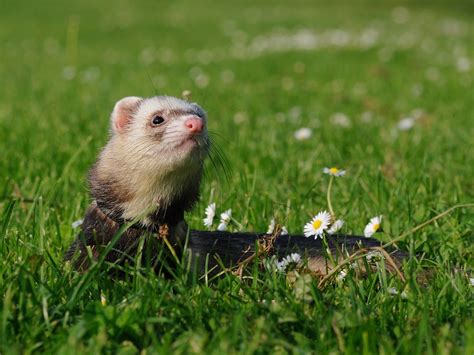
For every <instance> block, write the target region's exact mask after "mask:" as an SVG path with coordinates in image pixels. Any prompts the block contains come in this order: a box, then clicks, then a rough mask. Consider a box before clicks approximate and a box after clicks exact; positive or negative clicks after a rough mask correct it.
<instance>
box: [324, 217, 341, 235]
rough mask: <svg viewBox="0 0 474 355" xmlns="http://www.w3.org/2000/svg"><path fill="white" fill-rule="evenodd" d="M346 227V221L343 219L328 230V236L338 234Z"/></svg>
mask: <svg viewBox="0 0 474 355" xmlns="http://www.w3.org/2000/svg"><path fill="white" fill-rule="evenodd" d="M343 225H344V221H343V220H342V219H338V220H337V221H336V222H334V223H333V224H332V226H331V228H329V229H328V234H329V235H332V234H336V233H337V232H338V231H339V230H340V229H341V228H342V226H343Z"/></svg>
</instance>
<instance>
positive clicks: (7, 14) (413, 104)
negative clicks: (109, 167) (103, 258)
mask: <svg viewBox="0 0 474 355" xmlns="http://www.w3.org/2000/svg"><path fill="white" fill-rule="evenodd" d="M400 4H401V6H403V7H402V8H400V7H398V8H397V6H400ZM470 5H471V3H470V2H469V1H457V2H455V3H454V2H442V1H435V2H425V1H420V2H413V1H403V2H395V1H383V2H382V1H351V2H341V1H333V2H330V3H326V2H322V1H320V2H315V3H314V2H309V1H303V0H298V1H294V2H283V1H278V2H269V1H260V0H259V1H243V2H238V3H237V2H235V3H234V2H218V3H217V2H211V1H202V2H191V1H175V2H171V1H170V2H161V3H159V4H158V3H156V2H154V1H139V2H133V3H132V2H127V1H117V2H94V1H81V2H74V3H72V4H67V6H66V5H65V4H64V3H63V2H60V1H53V0H48V1H42V2H41V4H40V3H37V2H18V1H16V2H14V1H11V0H6V1H4V3H3V6H2V11H1V13H0V52H1V53H2V64H1V65H0V77H1V78H2V79H1V85H0V97H1V100H0V152H1V157H2V159H1V160H0V181H1V185H0V216H1V217H0V237H1V245H0V253H1V257H0V288H1V295H2V298H1V306H0V310H1V311H0V312H1V317H0V322H1V325H0V351H1V352H2V353H20V352H21V353H32V352H47V353H82V352H88V353H97V352H105V353H115V352H117V353H136V352H140V351H142V350H145V351H146V353H167V352H176V353H189V352H205V353H236V352H243V353H288V352H289V353H306V352H315V353H337V352H342V351H346V352H348V353H365V354H369V353H410V354H415V353H416V354H420V353H459V354H462V353H466V354H467V353H471V354H472V353H473V351H474V322H473V321H472V319H473V307H474V298H473V288H472V287H470V286H469V281H468V279H467V277H466V272H469V271H470V270H472V268H473V266H474V265H473V259H474V258H473V252H474V247H473V245H474V244H473V242H474V237H473V231H472V228H473V223H472V220H473V219H472V217H473V213H472V209H458V210H456V211H454V212H453V213H451V214H450V215H449V216H446V217H445V218H443V219H440V220H438V221H436V222H435V223H433V224H431V225H429V226H426V227H424V228H422V229H420V230H418V231H416V232H415V233H413V234H410V235H408V236H407V237H406V239H405V240H404V241H403V242H401V243H399V247H400V248H402V249H403V250H406V251H408V252H409V253H410V255H411V256H412V259H411V260H410V262H409V264H408V266H407V269H406V277H407V282H406V284H401V283H400V281H398V280H397V279H395V278H392V277H389V276H388V275H386V274H385V273H384V271H383V270H380V271H379V272H377V273H374V274H372V275H369V277H368V278H367V279H364V280H359V279H357V278H355V277H353V275H349V276H348V277H347V278H346V280H345V281H344V282H343V283H336V284H334V283H330V284H328V285H327V286H326V287H324V288H323V289H319V288H318V287H317V281H315V280H307V279H306V278H305V277H301V278H300V279H298V281H297V283H296V285H293V286H292V285H289V284H288V282H286V280H285V277H283V276H281V275H274V274H272V273H265V274H260V275H257V273H256V270H253V271H251V274H252V275H253V276H254V277H253V279H250V280H244V281H240V280H238V279H236V278H235V277H232V276H230V275H227V276H225V277H223V278H222V279H219V280H217V281H214V282H211V283H206V282H204V281H197V280H195V279H194V278H193V277H191V275H190V274H189V273H187V272H186V271H182V270H181V271H178V272H177V273H176V275H175V276H174V277H172V278H171V279H165V278H163V277H161V276H160V275H154V274H152V273H150V272H149V271H147V270H138V271H140V272H138V271H137V270H136V271H135V272H133V273H132V274H131V276H130V278H129V279H127V280H125V281H120V282H113V281H112V280H110V279H108V278H107V275H106V273H105V272H104V271H103V270H102V269H100V268H98V269H94V270H93V271H91V272H90V273H86V274H84V275H80V274H77V273H75V272H73V271H72V270H70V268H69V267H68V265H65V264H64V263H63V261H62V255H63V253H64V251H65V249H66V248H67V246H68V244H69V243H70V242H71V241H72V240H73V238H74V236H75V233H76V231H75V230H73V229H72V227H71V223H72V222H73V221H75V220H77V219H80V218H81V217H82V214H83V212H84V210H85V208H86V206H87V205H88V203H89V197H88V193H87V187H86V183H85V176H86V172H87V169H88V167H89V166H90V165H91V164H92V163H93V162H94V159H95V157H96V155H97V153H98V151H99V149H100V147H101V146H103V144H104V143H105V142H106V139H107V130H108V116H109V114H110V111H111V109H112V107H113V105H114V103H115V102H116V101H117V100H118V99H120V98H122V97H124V96H129V95H141V96H151V95H154V94H155V93H159V94H169V95H175V96H180V95H181V93H182V91H183V90H191V91H192V98H193V100H195V101H196V102H198V103H200V104H201V105H202V106H203V107H204V108H205V109H206V110H207V111H208V114H209V127H210V130H211V131H212V132H214V137H215V140H216V142H217V143H218V144H219V146H220V147H221V148H222V150H224V151H225V153H226V156H227V159H228V161H229V165H230V171H231V172H232V174H231V177H230V178H229V181H228V182H226V181H225V179H222V178H219V176H220V175H222V172H216V171H215V170H214V169H212V166H209V169H208V173H207V174H206V179H205V181H204V184H203V186H202V200H201V202H200V203H199V205H198V206H196V208H195V209H194V210H193V211H192V212H191V213H189V215H188V216H187V220H188V222H189V223H190V224H191V226H193V227H195V228H202V217H203V214H204V209H205V207H206V206H207V204H208V203H209V202H211V201H215V202H216V203H217V205H218V208H219V209H220V210H224V209H227V208H232V211H233V216H234V218H235V219H236V220H237V221H239V222H240V223H241V224H242V225H243V228H244V229H245V230H259V231H261V230H266V228H267V225H268V223H269V221H270V220H271V218H276V219H277V220H278V221H279V223H281V224H283V225H286V226H287V227H288V229H289V231H290V232H293V233H301V231H302V228H303V225H304V223H306V222H307V221H308V220H309V219H310V217H311V216H312V215H314V214H315V213H316V212H317V211H319V210H322V209H327V202H326V195H325V193H326V188H327V183H328V180H327V179H326V177H325V176H323V175H322V173H321V169H322V168H323V167H325V166H333V165H336V166H340V167H343V168H345V169H347V171H348V174H347V177H345V178H340V179H336V180H335V183H334V186H333V205H334V209H335V210H336V212H337V213H338V214H339V216H340V217H342V218H344V220H345V221H346V223H347V225H346V229H345V231H346V232H348V233H353V234H360V233H361V232H362V231H363V228H364V225H365V223H366V222H367V221H368V219H369V218H370V217H372V216H374V215H377V214H383V215H384V218H385V221H384V229H385V233H384V234H381V235H380V239H382V240H384V241H388V240H390V237H393V236H397V235H399V234H401V233H403V232H406V231H407V230H410V229H411V228H412V227H414V226H415V225H417V224H419V223H422V222H423V221H426V220H428V219H430V218H432V217H433V216H435V215H436V214H438V213H440V212H442V211H444V210H446V209H448V208H449V207H451V206H453V205H456V204H459V203H472V202H473V191H474V189H473V184H472V177H473V176H474V169H473V167H474V161H473V156H474V155H473V153H474V151H473V145H472V136H473V134H474V130H473V125H472V119H473V113H474V100H473V95H472V85H473V75H472V74H473V70H472V66H473V65H474V62H473V49H472V43H473V31H472V20H473V16H472V14H473V13H472V6H470ZM337 30H340V31H337ZM315 35H316V37H314V36H315ZM315 38H316V40H315ZM303 47H305V48H303ZM469 63H470V67H469ZM416 109H422V110H423V114H420V115H419V116H420V118H419V119H418V120H417V121H416V122H415V125H414V127H413V128H412V129H410V130H408V131H400V130H398V129H397V122H398V121H399V119H401V118H403V117H407V116H410V115H413V113H412V112H413V110H416ZM337 112H342V113H344V114H345V115H347V117H349V118H350V121H351V124H350V126H349V127H343V126H340V125H337V124H334V122H333V120H331V117H332V116H333V115H334V114H335V113H337ZM418 112H420V111H418ZM301 127H309V128H312V130H313V136H312V137H311V139H309V140H305V141H297V140H295V138H294V135H293V134H294V132H295V131H296V130H297V129H299V128H301ZM415 255H417V256H418V260H419V259H423V263H424V264H425V265H430V266H431V268H432V270H433V271H434V272H433V278H432V279H431V280H430V282H429V283H428V284H427V285H424V286H421V285H419V284H417V283H416V282H415V281H414V275H415V272H416V271H417V270H418V268H419V267H418V264H417V261H416V260H417V259H415V258H414V256H415ZM471 277H472V276H471ZM390 287H396V288H398V289H399V290H402V289H404V290H406V291H407V297H406V298H402V297H401V296H393V295H390V294H389V293H388V291H387V290H388V288H390ZM101 295H103V296H104V297H105V299H106V303H105V305H103V304H102V302H101Z"/></svg>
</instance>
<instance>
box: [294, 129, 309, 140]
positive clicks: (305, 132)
mask: <svg viewBox="0 0 474 355" xmlns="http://www.w3.org/2000/svg"><path fill="white" fill-rule="evenodd" d="M312 135H313V131H312V130H311V128H306V127H303V128H300V129H299V130H297V131H295V139H296V140H298V141H304V140H306V139H309V138H311V136H312Z"/></svg>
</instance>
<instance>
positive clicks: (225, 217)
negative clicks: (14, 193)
mask: <svg viewBox="0 0 474 355" xmlns="http://www.w3.org/2000/svg"><path fill="white" fill-rule="evenodd" d="M231 218H232V210H231V209H228V210H227V211H225V212H223V213H221V222H220V223H219V225H218V226H217V230H218V231H221V232H223V231H225V230H226V229H227V225H228V224H229V222H230V219H231Z"/></svg>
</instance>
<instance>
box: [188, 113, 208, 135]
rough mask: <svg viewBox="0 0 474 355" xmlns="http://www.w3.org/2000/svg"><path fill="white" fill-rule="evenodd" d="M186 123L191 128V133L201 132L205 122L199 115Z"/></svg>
mask: <svg viewBox="0 0 474 355" xmlns="http://www.w3.org/2000/svg"><path fill="white" fill-rule="evenodd" d="M184 125H185V126H186V127H187V128H188V129H189V131H190V132H191V133H201V132H202V130H203V128H204V122H203V121H202V119H201V118H199V117H196V116H194V117H191V118H188V119H187V120H186V122H184Z"/></svg>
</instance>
